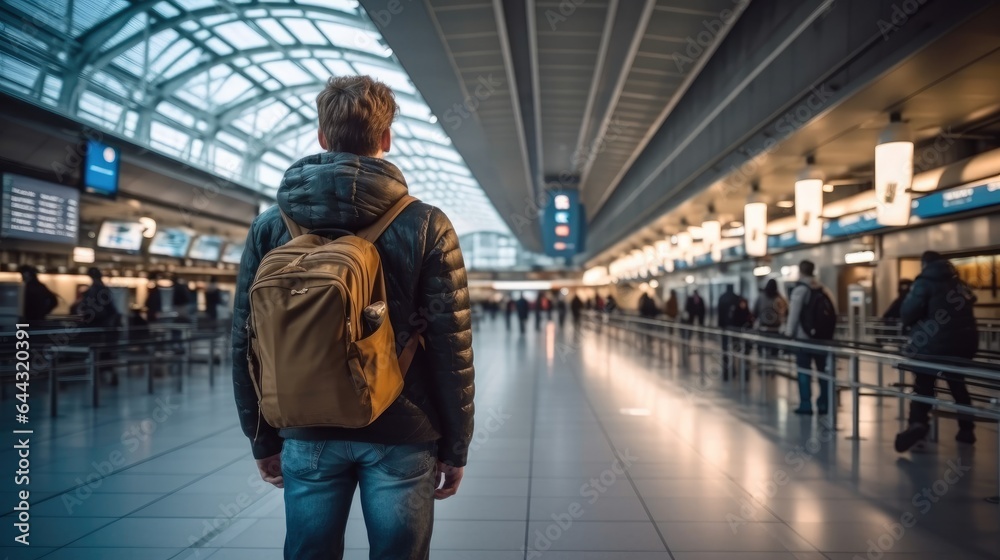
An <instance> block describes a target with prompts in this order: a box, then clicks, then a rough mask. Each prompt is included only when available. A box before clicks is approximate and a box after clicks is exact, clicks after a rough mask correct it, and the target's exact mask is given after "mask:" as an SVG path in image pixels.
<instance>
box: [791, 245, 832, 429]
mask: <svg viewBox="0 0 1000 560" xmlns="http://www.w3.org/2000/svg"><path fill="white" fill-rule="evenodd" d="M790 299H791V304H790V306H789V311H788V322H787V323H786V324H785V336H787V337H789V338H794V339H796V340H802V341H807V342H812V343H816V344H822V343H824V342H825V341H829V340H833V335H834V332H835V331H836V329H837V308H836V306H835V305H834V297H833V294H832V293H831V292H830V290H829V289H827V287H826V286H824V285H823V284H821V283H820V281H819V280H818V279H817V278H816V265H815V264H814V263H813V262H812V261H808V260H804V261H802V262H801V263H799V281H798V283H796V284H795V286H794V287H793V288H792V292H791V298H790ZM795 358H796V359H795V362H796V366H797V367H798V373H799V407H798V408H796V409H795V414H805V415H811V414H812V413H813V408H812V368H813V365H814V364H815V366H816V371H817V372H819V373H820V374H821V375H822V374H825V373H826V372H827V355H826V353H824V352H815V351H812V350H797V351H796V356H795ZM818 381H819V400H817V401H816V410H817V412H818V413H819V414H821V415H822V414H827V413H828V412H829V402H830V401H829V390H830V381H829V380H828V379H819V380H818Z"/></svg>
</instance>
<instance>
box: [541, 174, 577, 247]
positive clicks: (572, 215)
mask: <svg viewBox="0 0 1000 560" xmlns="http://www.w3.org/2000/svg"><path fill="white" fill-rule="evenodd" d="M585 220H586V218H585V216H584V213H583V206H582V205H581V204H580V193H579V192H578V191H575V190H555V191H550V192H549V199H548V204H547V205H546V206H545V212H544V215H543V220H542V243H543V244H544V246H545V247H544V248H545V254H546V255H548V256H550V257H572V256H574V255H576V254H577V253H579V252H581V251H583V249H584V229H585V227H586V224H585V223H584V222H585Z"/></svg>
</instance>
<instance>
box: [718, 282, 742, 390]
mask: <svg viewBox="0 0 1000 560" xmlns="http://www.w3.org/2000/svg"><path fill="white" fill-rule="evenodd" d="M739 303H740V296H738V295H736V292H734V291H733V285H732V284H727V285H726V291H725V292H723V293H722V295H721V296H719V303H718V305H717V308H716V315H717V317H716V325H717V326H718V327H719V328H720V329H722V330H723V334H722V341H721V346H722V378H723V379H729V374H730V368H731V366H732V360H731V359H730V358H731V356H730V353H729V350H730V347H731V346H732V345H733V344H732V342H733V341H732V337H731V336H729V335H728V334H725V331H726V330H729V329H735V328H737V327H738V325H736V324H735V323H736V306H737V305H739Z"/></svg>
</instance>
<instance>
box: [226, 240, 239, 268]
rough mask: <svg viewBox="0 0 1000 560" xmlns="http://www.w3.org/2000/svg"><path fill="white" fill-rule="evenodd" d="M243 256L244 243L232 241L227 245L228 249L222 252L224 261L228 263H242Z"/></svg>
mask: <svg viewBox="0 0 1000 560" xmlns="http://www.w3.org/2000/svg"><path fill="white" fill-rule="evenodd" d="M241 258H243V244H242V243H230V244H229V245H226V250H225V252H223V253H222V262H224V263H226V264H240V259H241Z"/></svg>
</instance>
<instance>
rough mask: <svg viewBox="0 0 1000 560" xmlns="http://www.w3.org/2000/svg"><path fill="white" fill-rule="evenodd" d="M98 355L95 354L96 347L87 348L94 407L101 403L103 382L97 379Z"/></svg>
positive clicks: (88, 371) (88, 370)
mask: <svg viewBox="0 0 1000 560" xmlns="http://www.w3.org/2000/svg"><path fill="white" fill-rule="evenodd" d="M96 362H97V357H96V356H94V349H93V348H91V349H90V350H87V373H88V374H89V375H90V388H91V390H92V391H93V394H92V396H91V398H92V403H93V405H94V408H97V407H98V406H100V404H101V384H100V383H99V382H98V381H99V380H98V379H97V363H96Z"/></svg>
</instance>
